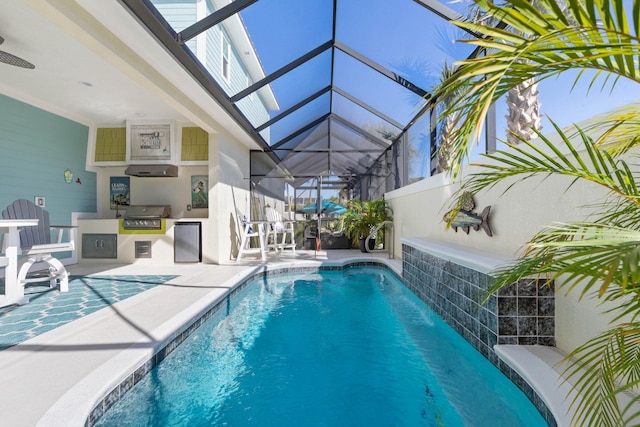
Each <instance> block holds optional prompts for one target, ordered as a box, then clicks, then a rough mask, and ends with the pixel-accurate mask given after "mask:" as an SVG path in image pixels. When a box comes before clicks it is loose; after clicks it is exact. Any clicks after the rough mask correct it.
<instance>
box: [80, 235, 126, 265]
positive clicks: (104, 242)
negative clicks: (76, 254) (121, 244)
mask: <svg viewBox="0 0 640 427" xmlns="http://www.w3.org/2000/svg"><path fill="white" fill-rule="evenodd" d="M82 258H112V259H115V258H118V235H117V234H84V233H83V234H82Z"/></svg>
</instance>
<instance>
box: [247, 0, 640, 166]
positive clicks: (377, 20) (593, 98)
mask: <svg viewBox="0 0 640 427" xmlns="http://www.w3.org/2000/svg"><path fill="white" fill-rule="evenodd" d="M623 1H624V2H625V4H631V0H623ZM443 3H445V4H446V5H447V6H448V7H450V8H451V9H453V10H455V11H457V12H458V13H460V14H461V15H466V14H467V10H468V8H469V5H470V4H471V1H470V0H453V1H447V2H443ZM333 4H334V1H333V0H305V1H301V0H260V1H258V2H256V3H254V4H252V5H251V6H249V7H247V8H246V9H245V10H244V11H243V12H242V13H241V16H242V19H243V22H244V24H245V25H246V27H247V28H248V32H249V34H250V37H251V39H252V42H253V44H254V46H255V48H256V51H257V53H258V56H259V58H260V60H261V63H262V65H263V67H264V70H265V73H266V74H267V75H268V74H270V73H272V72H273V71H275V70H277V69H279V68H280V67H282V66H284V65H286V64H288V63H289V62H291V61H292V60H294V59H296V58H298V57H299V56H301V55H303V54H305V53H307V52H308V51H310V50H312V49H313V48H315V47H317V46H319V45H321V44H322V43H324V42H326V41H329V40H330V39H331V37H332V28H333V10H332V8H333ZM336 4H337V7H338V10H337V17H336V38H337V40H338V41H339V42H340V43H343V44H345V45H346V46H348V47H349V48H352V49H355V50H356V51H358V52H360V53H361V54H363V55H365V56H367V57H369V58H371V59H372V60H373V61H375V62H377V63H378V64H380V65H382V66H384V67H386V68H388V69H390V70H392V71H393V72H395V73H397V74H399V75H401V76H402V77H404V78H406V79H408V80H410V81H411V82H413V83H415V84H417V85H419V86H421V87H423V88H424V89H429V88H430V87H432V86H433V85H434V84H436V83H437V82H438V80H439V75H440V74H441V69H442V66H443V64H444V62H445V60H446V61H447V62H448V63H451V62H453V61H455V60H457V59H462V58H464V57H466V56H467V55H468V54H469V53H470V51H471V47H470V46H469V45H465V44H463V43H456V42H455V40H456V39H459V38H462V37H464V34H463V33H461V32H460V30H457V29H455V28H454V27H453V26H452V25H451V24H449V23H447V22H446V21H445V20H443V19H442V18H439V17H437V16H436V15H435V14H433V13H431V12H429V11H428V10H427V9H425V8H424V7H422V6H421V5H419V4H418V3H417V2H415V1H413V0H393V1H391V0H338V1H337V2H336ZM333 60H334V61H335V68H334V70H335V72H334V74H333V76H332V74H331V73H332V68H331V61H332V55H331V54H330V52H325V53H324V54H321V55H319V56H318V57H316V58H315V59H313V60H312V61H310V62H308V63H307V64H305V65H304V66H301V67H300V68H298V69H296V70H294V71H292V72H290V73H288V74H287V75H285V76H283V77H281V78H280V79H278V80H276V81H274V82H273V83H272V84H271V86H272V88H273V90H274V92H275V94H276V97H277V99H278V102H279V104H280V106H281V110H280V111H283V110H285V109H287V108H288V107H290V106H293V105H295V104H296V103H297V102H299V101H301V100H302V99H304V98H306V97H307V96H309V95H311V94H313V93H314V92H316V91H317V90H319V89H321V88H323V87H325V86H327V85H328V84H329V83H330V82H331V78H332V77H333V82H334V84H335V85H336V86H337V87H339V88H340V89H343V90H345V91H347V92H348V93H350V94H353V95H355V96H356V97H358V98H360V99H362V100H363V101H365V102H366V103H368V104H369V105H371V106H372V107H374V108H376V109H378V110H380V111H381V112H383V113H384V114H386V115H388V116H390V117H391V118H392V119H394V120H396V121H399V122H400V123H402V124H406V123H407V122H408V121H409V120H410V119H411V118H412V117H413V116H414V115H415V113H417V111H418V109H419V107H420V105H421V104H422V102H423V100H421V99H420V98H419V97H417V96H416V95H415V94H413V93H411V92H410V91H408V90H406V89H405V88H403V87H401V86H400V85H398V84H396V83H394V82H392V81H390V80H389V79H387V78H386V77H383V76H382V75H380V74H378V73H377V72H375V71H372V70H371V69H370V68H368V67H366V66H364V65H362V64H360V63H359V62H358V61H356V60H354V59H352V58H350V57H348V56H347V55H345V54H343V53H340V52H338V53H336V54H335V57H334V58H333ZM574 78H575V76H571V75H566V76H562V77H559V78H553V79H549V80H546V81H543V82H542V83H541V84H540V85H539V92H540V102H541V104H542V108H541V113H542V114H543V115H544V116H545V120H544V123H543V126H544V127H543V132H544V131H545V130H547V131H550V130H551V125H550V123H549V121H548V119H547V117H549V118H551V119H553V120H554V121H556V122H557V123H558V124H559V125H560V126H566V125H569V124H571V123H573V122H578V121H581V120H584V119H586V118H589V117H592V116H593V115H596V114H600V113H603V112H605V111H608V110H611V109H613V108H616V107H619V106H622V105H626V104H628V103H631V102H634V101H640V85H638V84H636V83H633V82H625V81H620V82H619V83H618V84H617V86H616V88H615V89H614V90H613V91H612V92H610V91H609V89H610V88H608V89H607V90H605V91H601V90H600V89H599V87H598V88H594V89H592V90H591V93H590V94H589V95H588V96H584V93H585V92H586V89H585V88H586V85H588V83H589V79H588V78H583V79H582V80H581V81H580V82H579V83H578V85H577V87H576V88H575V89H573V91H572V90H571V87H572V85H573V79H574ZM332 106H333V108H334V109H333V111H334V112H336V113H339V114H340V115H341V116H345V117H346V118H347V119H349V120H351V121H353V122H354V123H356V124H357V125H358V126H360V127H362V128H364V129H368V130H371V128H372V127H374V126H376V125H377V123H380V120H379V119H377V118H375V117H373V116H372V115H371V114H370V113H367V112H365V110H363V109H362V108H360V107H357V106H355V105H354V104H352V103H351V102H350V101H348V100H346V99H345V98H342V97H340V96H338V95H334V99H333V105H332V104H331V103H330V101H329V97H328V96H323V97H321V98H320V99H317V100H316V101H314V102H312V103H310V104H308V105H307V106H305V107H303V108H301V109H300V110H299V111H297V112H296V113H295V114H292V115H291V116H290V117H288V118H286V119H285V120H282V121H281V122H279V123H277V124H276V125H274V126H272V127H271V129H270V133H271V141H272V142H277V141H278V140H279V139H280V138H282V137H284V136H286V135H288V134H289V133H291V132H293V131H295V130H296V129H297V128H299V127H300V126H301V125H302V124H306V123H308V122H310V121H312V120H314V119H315V118H318V117H319V116H321V115H322V114H325V113H327V112H328V111H329V109H330V107H332ZM496 106H497V131H498V138H501V139H505V135H506V133H505V127H506V126H505V123H506V121H505V119H504V116H505V114H506V106H505V103H504V102H499V103H498V104H497V105H496ZM280 111H274V112H272V116H274V115H276V114H278V113H279V112H280ZM385 127H390V125H388V124H387V125H385ZM426 128H427V129H428V127H426ZM395 130H398V129H395ZM416 130H417V129H414V130H413V132H412V135H413V137H414V138H415V139H414V141H416V140H419V139H420V137H421V135H420V132H417V131H416ZM422 139H424V138H422ZM419 174H422V172H420V173H419Z"/></svg>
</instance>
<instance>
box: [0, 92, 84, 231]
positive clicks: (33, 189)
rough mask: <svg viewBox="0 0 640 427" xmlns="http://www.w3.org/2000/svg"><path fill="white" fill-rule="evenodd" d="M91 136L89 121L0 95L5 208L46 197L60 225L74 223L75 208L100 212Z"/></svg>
mask: <svg viewBox="0 0 640 427" xmlns="http://www.w3.org/2000/svg"><path fill="white" fill-rule="evenodd" d="M88 135H89V128H88V127H87V126H85V125H82V124H79V123H76V122H74V121H72V120H68V119H65V118H62V117H60V116H57V115H55V114H52V113H49V112H46V111H44V110H41V109H39V108H36V107H33V106H31V105H28V104H25V103H23V102H20V101H17V100H15V99H12V98H9V97H7V96H4V95H0V149H1V154H0V182H1V183H2V184H0V208H1V209H4V208H5V207H6V206H8V205H9V204H11V203H12V202H13V201H14V200H16V199H27V200H31V201H33V199H34V197H35V196H42V197H45V209H46V210H48V211H49V214H50V216H51V223H52V224H58V225H70V224H71V223H72V215H71V214H72V213H73V212H95V211H96V174H95V173H94V172H91V171H88V170H86V168H85V165H86V156H87V140H88ZM67 169H69V170H71V171H73V180H72V182H71V183H70V184H67V183H66V181H65V180H64V171H65V170H67ZM1 209H0V210H1Z"/></svg>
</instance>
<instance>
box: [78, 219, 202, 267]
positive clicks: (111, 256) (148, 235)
mask: <svg viewBox="0 0 640 427" xmlns="http://www.w3.org/2000/svg"><path fill="white" fill-rule="evenodd" d="M202 220H203V218H167V219H164V221H165V227H164V228H163V229H162V230H125V231H123V230H122V229H121V221H122V219H115V218H113V219H79V220H78V242H77V243H78V244H77V246H76V247H77V250H78V262H79V263H82V262H92V263H95V262H105V263H114V262H117V263H126V264H130V263H133V262H145V261H153V262H168V263H173V261H174V248H173V239H174V225H175V223H176V222H183V221H190V222H191V221H202ZM136 245H149V246H150V248H151V257H150V258H148V257H146V256H145V257H136Z"/></svg>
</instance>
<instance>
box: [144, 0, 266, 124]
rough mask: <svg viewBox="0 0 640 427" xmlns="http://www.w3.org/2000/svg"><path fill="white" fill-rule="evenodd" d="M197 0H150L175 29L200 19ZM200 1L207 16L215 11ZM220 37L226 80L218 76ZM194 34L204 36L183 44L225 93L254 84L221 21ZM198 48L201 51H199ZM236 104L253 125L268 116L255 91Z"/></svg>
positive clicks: (211, 5)
mask: <svg viewBox="0 0 640 427" xmlns="http://www.w3.org/2000/svg"><path fill="white" fill-rule="evenodd" d="M199 1H203V0H164V1H154V2H153V3H154V6H155V7H156V8H157V9H158V10H159V11H160V12H161V13H162V15H163V16H164V17H165V19H167V21H168V22H170V23H171V25H172V26H173V27H174V28H175V29H176V30H177V31H181V30H183V29H184V28H186V27H188V26H189V25H191V24H193V23H195V22H197V21H198V20H199V19H202V18H204V16H199V7H198V2H199ZM204 1H205V9H204V10H205V13H206V14H207V15H208V14H211V13H213V12H215V7H214V6H213V4H212V2H211V1H210V0H204ZM223 36H224V37H225V38H226V39H227V41H229V43H230V44H231V56H230V58H229V60H230V72H231V74H230V77H229V80H228V81H227V80H225V79H224V78H223V77H222V38H223ZM198 37H203V38H204V42H203V43H202V44H198V43H196V38H194V39H191V40H189V41H188V42H187V46H188V47H189V49H191V51H192V52H194V54H195V55H196V56H197V57H198V58H200V60H201V62H202V63H203V65H204V66H205V68H206V69H207V71H208V72H209V73H211V75H212V76H213V77H214V78H215V80H216V81H217V82H218V83H219V84H220V86H221V87H222V89H223V90H224V91H225V92H226V93H227V95H229V96H231V95H234V94H236V93H238V92H240V91H241V90H243V89H246V88H247V87H248V86H249V85H251V84H253V83H254V81H252V79H251V77H250V76H249V72H248V71H247V69H246V67H245V65H244V63H243V61H242V53H241V52H238V51H237V49H236V48H235V46H234V43H233V39H232V37H231V36H230V34H229V33H228V32H227V31H226V29H225V25H224V23H222V24H219V25H216V26H215V27H213V28H210V29H209V30H207V31H206V32H205V33H204V34H202V35H201V36H198ZM201 48H202V49H203V50H204V51H200V49H201ZM239 106H240V109H241V110H242V112H243V113H244V115H245V116H246V117H247V119H249V121H250V122H251V123H252V124H253V125H256V126H257V125H259V124H262V123H264V122H266V121H267V120H268V119H269V111H268V110H267V108H266V106H265V103H264V102H263V101H262V99H261V98H260V96H259V95H258V94H255V95H251V96H249V97H247V99H244V100H241V101H240V102H239Z"/></svg>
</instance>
